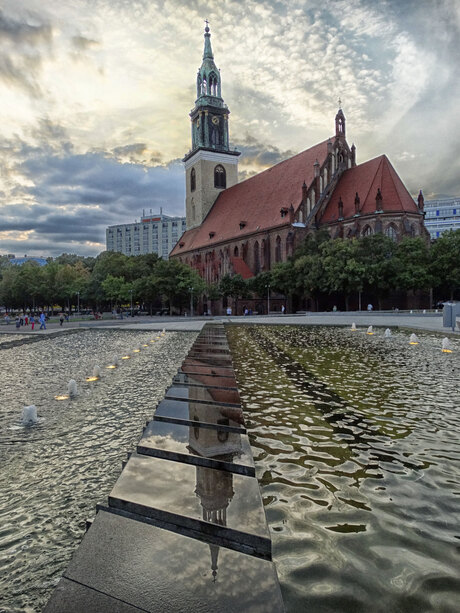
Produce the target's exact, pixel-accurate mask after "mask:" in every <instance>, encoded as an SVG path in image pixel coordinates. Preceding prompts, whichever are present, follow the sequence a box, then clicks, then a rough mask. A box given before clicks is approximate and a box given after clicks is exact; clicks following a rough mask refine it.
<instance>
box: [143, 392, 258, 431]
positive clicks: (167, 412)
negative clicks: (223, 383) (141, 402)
mask: <svg viewBox="0 0 460 613" xmlns="http://www.w3.org/2000/svg"><path fill="white" fill-rule="evenodd" d="M154 419H158V420H162V421H171V422H174V423H186V424H188V425H195V424H197V423H198V424H200V425H204V426H208V427H210V428H215V429H219V430H228V431H229V432H231V431H233V432H242V431H244V432H246V429H245V428H244V417H243V411H242V409H241V407H229V406H226V405H222V404H221V405H216V404H202V403H199V402H192V401H186V400H175V399H172V398H165V399H164V400H162V401H161V402H160V403H159V404H158V406H157V408H156V410H155V416H154Z"/></svg>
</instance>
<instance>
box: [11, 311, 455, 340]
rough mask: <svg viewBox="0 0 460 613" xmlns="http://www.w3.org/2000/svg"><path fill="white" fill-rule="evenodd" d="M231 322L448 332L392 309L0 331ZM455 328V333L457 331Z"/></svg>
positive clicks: (437, 317) (437, 318) (429, 319)
mask: <svg viewBox="0 0 460 613" xmlns="http://www.w3.org/2000/svg"><path fill="white" fill-rule="evenodd" d="M210 322H215V323H216V322H219V323H233V324H272V325H273V324H275V325H322V326H351V324H352V323H355V324H356V325H357V326H358V327H367V326H370V325H373V326H381V327H385V328H391V327H399V328H413V329H415V330H427V331H432V332H441V333H452V329H451V328H450V327H449V328H446V327H444V326H443V317H442V313H441V312H440V313H425V314H424V313H419V312H417V313H408V312H404V313H401V312H392V311H382V312H379V311H372V312H367V311H349V312H336V313H331V312H325V313H307V314H302V315H251V316H247V317H245V316H230V317H227V316H216V317H192V318H190V317H168V316H166V317H165V316H163V317H148V316H147V317H145V316H141V317H132V318H131V317H127V318H125V319H123V320H120V319H117V320H114V319H105V320H102V321H101V320H99V321H70V322H65V323H64V324H63V325H62V326H60V325H59V322H51V323H47V324H46V330H39V326H37V325H36V326H35V330H34V331H33V332H32V330H31V328H30V325H29V326H22V327H21V328H19V329H17V328H16V327H15V326H14V324H13V323H10V324H9V325H6V324H4V323H2V324H1V325H0V334H3V333H6V334H21V335H29V334H30V335H34V336H42V335H50V334H52V335H55V334H59V333H65V332H66V331H69V330H75V329H82V328H91V329H92V328H97V329H111V328H112V329H113V328H117V329H120V328H123V329H127V330H162V329H163V328H164V329H165V330H168V331H181V332H197V331H200V330H201V329H202V327H203V326H204V325H205V324H206V323H210ZM459 333H460V332H459V329H458V325H457V329H456V331H455V334H459Z"/></svg>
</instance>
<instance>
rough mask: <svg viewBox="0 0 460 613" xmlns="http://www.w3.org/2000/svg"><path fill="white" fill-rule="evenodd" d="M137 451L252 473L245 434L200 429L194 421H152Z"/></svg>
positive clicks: (253, 473)
mask: <svg viewBox="0 0 460 613" xmlns="http://www.w3.org/2000/svg"><path fill="white" fill-rule="evenodd" d="M137 453H139V454H141V455H152V456H156V457H161V458H165V459H169V460H175V461H180V462H186V463H188V464H199V465H201V466H208V467H209V468H218V469H220V470H228V471H230V472H234V473H240V474H243V475H249V476H252V477H254V476H255V469H254V460H253V457H252V452H251V446H250V444H249V439H248V437H247V435H246V434H242V433H241V432H231V431H228V430H219V429H214V428H203V427H201V426H200V425H199V424H198V423H196V424H194V425H193V426H192V425H186V424H177V423H171V422H165V421H158V420H152V421H151V422H150V423H149V424H148V425H147V426H146V428H145V429H144V433H143V435H142V438H141V440H140V441H139V444H138V446H137Z"/></svg>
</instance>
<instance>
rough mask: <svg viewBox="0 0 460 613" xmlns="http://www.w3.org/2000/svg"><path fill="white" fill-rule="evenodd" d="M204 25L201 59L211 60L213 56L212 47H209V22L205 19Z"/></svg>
mask: <svg viewBox="0 0 460 613" xmlns="http://www.w3.org/2000/svg"><path fill="white" fill-rule="evenodd" d="M205 23H206V27H205V29H204V53H203V60H206V59H209V60H213V59H214V56H213V54H212V48H211V34H210V32H209V24H208V20H207V19H206V22H205Z"/></svg>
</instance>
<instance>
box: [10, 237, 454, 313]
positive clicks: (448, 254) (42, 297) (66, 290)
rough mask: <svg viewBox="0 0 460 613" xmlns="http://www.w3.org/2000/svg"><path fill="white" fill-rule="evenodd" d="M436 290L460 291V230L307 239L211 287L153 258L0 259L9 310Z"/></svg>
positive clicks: (156, 306) (442, 294) (179, 306)
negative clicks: (264, 266) (287, 254)
mask: <svg viewBox="0 0 460 613" xmlns="http://www.w3.org/2000/svg"><path fill="white" fill-rule="evenodd" d="M432 289H433V290H435V292H436V295H437V296H438V299H439V298H443V299H453V298H454V297H455V296H456V295H457V293H458V292H459V290H460V230H457V231H455V232H453V231H450V232H446V233H444V234H443V235H442V236H441V237H440V238H439V239H437V240H436V241H435V242H434V243H433V244H432V245H430V244H428V243H427V242H426V241H425V240H424V239H423V238H421V237H417V238H409V237H407V238H404V239H403V240H402V241H401V242H399V243H395V242H394V241H393V240H391V239H390V238H389V237H387V236H385V235H384V234H375V235H371V236H366V237H363V238H359V239H352V240H350V239H331V238H330V236H329V234H328V233H327V231H324V230H321V231H318V232H316V233H314V234H312V235H310V236H308V237H307V238H306V240H305V241H304V242H303V243H302V244H301V245H300V246H299V247H298V249H297V250H296V252H295V254H294V256H293V257H292V258H290V259H289V260H288V261H287V262H282V263H278V264H276V265H275V266H274V268H273V269H272V270H271V271H270V272H262V273H260V274H258V275H257V276H255V277H253V278H251V279H247V280H244V279H243V278H242V277H241V276H240V275H233V276H229V275H227V276H224V277H223V278H222V279H221V280H220V283H218V284H216V285H211V286H210V285H206V283H205V282H204V280H203V279H202V278H201V277H200V276H199V274H198V273H197V272H196V271H194V270H192V269H191V268H189V267H188V266H186V265H184V264H181V263H180V262H178V261H176V260H163V259H161V258H159V257H158V256H157V255H156V254H147V255H138V256H125V255H123V254H121V253H114V252H109V251H105V252H102V253H101V254H99V255H98V256H97V257H95V258H92V257H81V256H76V255H69V254H63V255H61V256H59V257H58V258H56V259H54V260H53V259H51V258H50V259H49V261H48V263H47V264H46V265H45V266H39V265H38V264H37V263H36V262H34V261H29V262H26V263H25V264H23V265H22V266H15V265H12V264H10V263H9V261H8V259H7V258H6V257H2V258H0V305H1V306H4V307H6V308H7V309H23V310H39V309H49V308H52V307H53V306H55V305H59V306H60V307H61V308H62V309H66V310H71V309H72V307H73V308H75V306H76V305H77V302H79V303H80V307H85V308H91V309H93V310H106V309H108V308H110V309H112V308H114V307H120V306H123V305H125V306H126V305H130V303H131V302H133V303H134V304H136V305H139V307H141V308H143V309H144V310H146V311H147V312H149V313H154V312H157V311H158V310H160V309H168V310H170V311H171V312H172V309H173V308H174V309H176V310H177V311H178V312H182V311H183V310H184V309H187V310H188V309H189V307H190V303H191V301H192V302H193V304H194V305H195V306H197V304H198V303H199V302H200V300H203V302H204V301H205V300H206V301H207V303H208V308H210V304H211V302H212V301H213V300H216V299H220V298H227V297H231V298H233V299H234V300H238V299H248V298H251V297H256V296H260V297H262V296H267V292H271V293H272V294H273V293H275V294H276V293H278V294H280V295H283V296H286V297H287V298H289V299H291V300H292V298H293V297H294V296H296V297H297V298H302V297H309V298H310V299H312V300H313V301H315V302H316V304H318V301H319V300H320V298H321V297H324V296H330V295H332V294H334V295H337V296H340V297H343V300H344V304H345V308H348V305H349V301H350V298H351V297H352V296H353V297H355V296H361V294H362V293H366V295H368V296H372V297H373V299H374V300H375V301H376V302H377V304H379V302H380V301H381V299H382V297H383V296H385V295H387V294H388V293H391V292H393V291H403V292H408V291H418V290H422V291H423V290H425V291H428V290H432Z"/></svg>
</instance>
